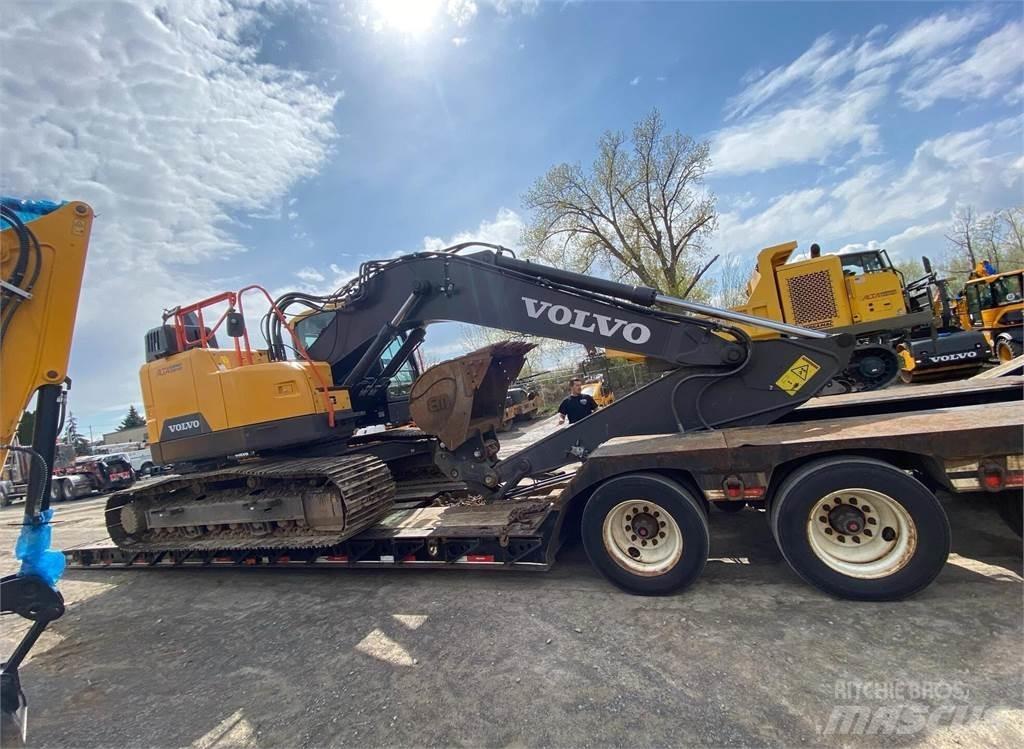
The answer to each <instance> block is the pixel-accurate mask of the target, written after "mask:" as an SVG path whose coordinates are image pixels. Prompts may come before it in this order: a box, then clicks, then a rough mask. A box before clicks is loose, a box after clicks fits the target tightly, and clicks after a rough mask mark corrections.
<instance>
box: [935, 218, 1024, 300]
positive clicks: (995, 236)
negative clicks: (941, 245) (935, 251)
mask: <svg viewBox="0 0 1024 749" xmlns="http://www.w3.org/2000/svg"><path fill="white" fill-rule="evenodd" d="M946 239H947V240H948V241H949V249H948V252H947V254H946V257H945V259H944V262H943V271H944V272H945V273H946V274H947V275H949V276H950V277H953V278H956V279H958V280H961V281H964V280H966V279H967V278H968V277H969V276H970V275H971V273H972V272H974V269H975V268H976V266H977V264H978V262H979V261H982V260H988V261H989V262H990V263H992V265H993V266H995V267H996V268H998V269H999V270H1001V271H1007V270H1015V269H1017V268H1021V267H1024V207H1020V206H1018V207H1015V208H1008V209H1006V210H1002V211H997V212H995V213H990V214H982V215H979V214H978V213H977V211H976V210H975V209H974V207H973V206H965V207H963V208H960V209H958V210H957V212H956V213H955V214H954V215H953V227H952V231H951V233H950V234H947V235H946Z"/></svg>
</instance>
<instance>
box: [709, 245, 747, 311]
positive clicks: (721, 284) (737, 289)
mask: <svg viewBox="0 0 1024 749" xmlns="http://www.w3.org/2000/svg"><path fill="white" fill-rule="evenodd" d="M718 263H719V266H718V275H717V276H716V278H715V284H714V287H713V288H714V291H713V297H712V301H713V302H714V303H715V304H717V305H718V306H719V307H739V306H742V305H744V304H746V303H747V300H748V299H749V298H750V292H749V289H748V288H747V287H748V285H749V282H750V275H751V273H752V272H753V270H754V261H753V260H752V259H750V258H744V257H741V256H739V255H732V254H730V255H725V256H724V257H722V258H721V259H720V260H719V261H718Z"/></svg>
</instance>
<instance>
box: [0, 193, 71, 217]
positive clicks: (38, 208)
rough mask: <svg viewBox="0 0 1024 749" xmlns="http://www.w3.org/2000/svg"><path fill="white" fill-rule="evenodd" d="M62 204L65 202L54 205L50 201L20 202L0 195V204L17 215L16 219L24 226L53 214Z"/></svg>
mask: <svg viewBox="0 0 1024 749" xmlns="http://www.w3.org/2000/svg"><path fill="white" fill-rule="evenodd" d="M64 202H65V201H61V202H60V203H55V202H53V201H52V200H22V199H21V198H12V197H10V196H8V195H0V204H3V205H5V206H7V207H8V208H10V209H11V210H12V211H14V212H15V213H16V214H18V218H20V219H21V220H22V221H24V222H25V223H26V224H27V223H28V222H29V221H34V220H35V219H37V218H39V217H40V216H45V215H46V214H47V213H53V212H54V211H55V210H57V209H58V208H60V207H61V206H62V205H64Z"/></svg>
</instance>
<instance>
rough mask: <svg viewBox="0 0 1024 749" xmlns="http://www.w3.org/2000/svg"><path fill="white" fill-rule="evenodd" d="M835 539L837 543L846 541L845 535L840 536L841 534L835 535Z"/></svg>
mask: <svg viewBox="0 0 1024 749" xmlns="http://www.w3.org/2000/svg"><path fill="white" fill-rule="evenodd" d="M836 539H837V540H838V541H839V543H841V544H845V543H846V536H842V535H840V536H836Z"/></svg>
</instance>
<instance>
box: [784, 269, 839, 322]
mask: <svg viewBox="0 0 1024 749" xmlns="http://www.w3.org/2000/svg"><path fill="white" fill-rule="evenodd" d="M786 285H787V286H788V288H789V300H790V304H791V305H792V306H793V316H794V317H795V318H796V319H795V320H794V322H795V323H796V324H797V325H804V326H806V327H808V328H828V327H831V326H832V321H833V320H834V319H835V318H836V317H838V316H839V313H838V310H836V300H835V297H834V296H833V294H832V284H831V282H830V281H829V275H828V271H824V270H819V271H815V272H814V273H807V274H804V275H802V276H793V277H792V278H787V279H786Z"/></svg>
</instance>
